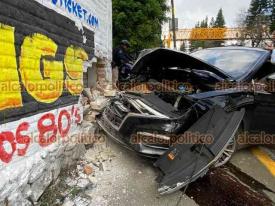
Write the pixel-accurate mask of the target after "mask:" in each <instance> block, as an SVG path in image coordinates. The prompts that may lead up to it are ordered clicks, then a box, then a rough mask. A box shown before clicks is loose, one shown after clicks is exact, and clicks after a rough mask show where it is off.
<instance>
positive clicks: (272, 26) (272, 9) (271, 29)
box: [268, 0, 275, 32]
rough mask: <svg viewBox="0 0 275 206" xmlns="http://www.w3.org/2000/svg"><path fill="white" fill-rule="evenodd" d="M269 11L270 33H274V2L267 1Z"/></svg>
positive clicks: (271, 0) (274, 0)
mask: <svg viewBox="0 0 275 206" xmlns="http://www.w3.org/2000/svg"><path fill="white" fill-rule="evenodd" d="M268 6H269V10H271V11H270V12H271V16H270V21H271V24H270V31H271V32H274V31H275V0H270V1H269V4H268Z"/></svg>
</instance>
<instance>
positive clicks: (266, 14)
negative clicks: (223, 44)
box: [243, 0, 275, 47]
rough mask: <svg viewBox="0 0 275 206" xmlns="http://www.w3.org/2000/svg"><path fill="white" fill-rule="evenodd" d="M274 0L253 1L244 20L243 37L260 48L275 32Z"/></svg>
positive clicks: (253, 45)
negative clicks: (272, 32)
mask: <svg viewBox="0 0 275 206" xmlns="http://www.w3.org/2000/svg"><path fill="white" fill-rule="evenodd" d="M274 18H275V17H274V0H252V1H251V3H250V7H249V9H248V11H247V15H246V18H245V20H244V23H243V24H244V31H243V36H244V37H245V38H250V39H251V41H252V47H258V46H259V45H260V44H261V42H263V41H264V39H266V38H268V37H270V30H271V31H273V30H274Z"/></svg>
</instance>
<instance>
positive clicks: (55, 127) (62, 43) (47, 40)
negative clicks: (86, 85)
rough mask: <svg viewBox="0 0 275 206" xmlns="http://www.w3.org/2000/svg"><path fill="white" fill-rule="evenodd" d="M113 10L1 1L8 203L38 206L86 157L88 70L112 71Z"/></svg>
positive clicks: (1, 187)
mask: <svg viewBox="0 0 275 206" xmlns="http://www.w3.org/2000/svg"><path fill="white" fill-rule="evenodd" d="M111 13H112V12H111V0H1V1H0V70H1V72H0V177H1V178H0V205H6V204H7V203H8V205H31V202H36V201H37V200H38V199H39V197H40V196H41V194H42V193H43V191H44V190H45V188H46V187H47V186H48V185H49V184H50V183H51V182H52V181H53V180H54V179H56V178H57V176H58V175H59V173H60V170H61V168H62V167H64V166H67V165H70V164H72V163H73V160H76V159H77V158H78V157H79V156H80V155H81V154H82V152H83V146H82V145H79V144H77V143H76V141H75V140H76V139H77V135H79V130H80V127H79V124H80V123H81V121H82V118H83V117H82V114H83V108H82V105H81V104H80V94H81V92H82V89H83V71H86V70H88V69H89V68H90V67H91V66H92V62H93V61H94V60H95V59H96V58H100V59H103V60H104V61H105V63H106V65H107V67H106V70H107V71H108V70H109V69H110V68H109V67H108V65H109V64H110V62H111V58H112V52H111V51H112V21H111V18H112V16H111ZM107 73H108V72H107Z"/></svg>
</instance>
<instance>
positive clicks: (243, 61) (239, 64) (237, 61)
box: [192, 49, 265, 79]
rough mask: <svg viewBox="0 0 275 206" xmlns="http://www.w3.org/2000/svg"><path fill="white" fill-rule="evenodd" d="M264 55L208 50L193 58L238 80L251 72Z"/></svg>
mask: <svg viewBox="0 0 275 206" xmlns="http://www.w3.org/2000/svg"><path fill="white" fill-rule="evenodd" d="M264 53H265V52H264V51H253V50H240V49H216V50H215V49H208V50H201V51H197V52H195V53H193V54H192V56H194V57H196V58H199V59H201V60H203V61H205V62H207V63H208V64H211V65H214V66H216V67H218V68H219V69H221V70H223V71H224V72H225V73H227V74H229V75H230V76H232V77H234V78H236V79H237V78H239V77H241V76H242V75H244V74H245V73H247V72H249V71H250V70H251V67H252V66H253V65H254V64H255V63H256V62H257V61H258V59H259V58H260V57H261V56H262V55H263V54H264Z"/></svg>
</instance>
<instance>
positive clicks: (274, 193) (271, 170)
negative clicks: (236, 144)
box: [231, 146, 275, 203]
mask: <svg viewBox="0 0 275 206" xmlns="http://www.w3.org/2000/svg"><path fill="white" fill-rule="evenodd" d="M274 156H275V151H274V150H272V149H269V148H267V147H262V146H261V147H260V146H259V147H252V148H249V149H245V150H241V151H239V152H237V153H236V154H235V155H234V156H233V158H232V160H231V163H232V164H233V165H234V166H236V167H237V168H238V169H240V171H241V172H243V173H245V174H247V175H248V176H250V177H252V178H253V179H255V180H256V181H257V182H259V183H261V184H262V185H264V186H265V187H266V190H264V191H263V192H264V193H265V194H266V195H267V196H268V197H269V198H270V199H271V200H272V201H273V202H274V203H275V160H274ZM268 190H269V191H268Z"/></svg>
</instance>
